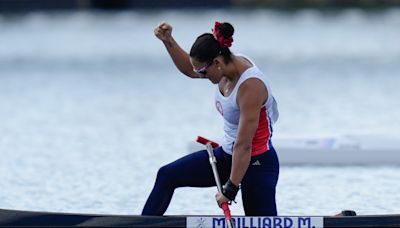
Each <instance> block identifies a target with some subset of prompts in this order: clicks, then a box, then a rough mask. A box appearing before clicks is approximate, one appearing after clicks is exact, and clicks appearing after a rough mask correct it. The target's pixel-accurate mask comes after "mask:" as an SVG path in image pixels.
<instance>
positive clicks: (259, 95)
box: [230, 78, 268, 186]
mask: <svg viewBox="0 0 400 228" xmlns="http://www.w3.org/2000/svg"><path fill="white" fill-rule="evenodd" d="M267 98H268V91H267V89H266V87H265V85H264V83H262V81H261V80H260V79H257V78H250V79H247V80H246V81H245V82H243V83H242V84H241V86H240V87H239V91H238V95H237V98H236V100H237V103H238V105H239V108H240V120H239V127H238V134H237V138H236V141H235V145H234V148H233V158H232V170H231V175H230V181H231V182H232V183H233V184H234V185H236V186H239V184H240V182H241V181H242V179H243V177H244V175H245V174H246V171H247V168H248V166H249V163H250V159H251V151H252V142H253V138H254V135H255V133H256V131H257V128H258V122H259V118H260V110H261V107H262V105H263V104H264V103H265V101H266V100H267Z"/></svg>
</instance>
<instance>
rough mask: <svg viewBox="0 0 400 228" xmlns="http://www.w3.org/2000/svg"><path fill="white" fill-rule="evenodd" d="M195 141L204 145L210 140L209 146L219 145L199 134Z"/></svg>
mask: <svg viewBox="0 0 400 228" xmlns="http://www.w3.org/2000/svg"><path fill="white" fill-rule="evenodd" d="M196 142H198V143H201V144H204V145H206V144H207V143H208V142H210V143H211V146H212V147H213V148H216V147H219V145H218V143H216V142H213V141H211V140H209V139H206V138H204V137H201V136H197V139H196Z"/></svg>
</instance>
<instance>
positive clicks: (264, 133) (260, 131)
mask: <svg viewBox="0 0 400 228" xmlns="http://www.w3.org/2000/svg"><path fill="white" fill-rule="evenodd" d="M269 124H270V123H269V119H268V115H267V109H266V107H265V106H263V107H262V108H261V111H260V119H259V121H258V127H257V131H256V133H255V135H254V138H253V142H252V151H251V156H255V155H259V154H262V153H264V152H265V151H267V150H269V145H268V142H269V140H270V138H271V130H270V128H269V127H270V126H269Z"/></svg>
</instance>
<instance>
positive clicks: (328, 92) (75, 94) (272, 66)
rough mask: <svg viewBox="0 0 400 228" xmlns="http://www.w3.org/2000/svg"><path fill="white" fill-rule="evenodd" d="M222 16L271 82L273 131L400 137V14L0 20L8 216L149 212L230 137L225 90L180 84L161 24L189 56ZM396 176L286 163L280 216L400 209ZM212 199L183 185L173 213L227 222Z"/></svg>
mask: <svg viewBox="0 0 400 228" xmlns="http://www.w3.org/2000/svg"><path fill="white" fill-rule="evenodd" d="M216 19H218V20H227V21H230V22H232V23H233V24H234V26H235V28H236V34H235V43H234V46H233V49H232V50H233V51H235V52H240V53H243V54H246V55H248V56H250V57H251V58H252V59H253V60H254V61H255V63H256V64H258V66H259V67H260V68H261V69H262V70H263V71H264V72H265V73H266V74H267V75H268V76H269V78H270V83H271V86H272V89H273V93H274V94H275V96H276V98H277V100H278V102H279V108H280V113H281V117H280V120H279V121H278V123H277V124H276V126H275V136H274V137H288V136H289V137H291V136H293V137H295V136H315V137H319V136H342V135H347V134H356V135H357V134H378V135H384V136H399V135H400V121H399V118H398V116H400V102H399V100H400V90H399V89H398V86H399V85H400V42H398V38H399V37H400V29H399V28H400V11H399V10H388V11H382V12H377V13H366V12H362V11H357V10H349V11H343V12H340V13H339V12H338V13H325V14H322V13H320V12H317V11H299V12H296V13H292V14H287V13H278V12H274V11H235V12H228V11H206V12H201V13H200V12H187V13H184V12H174V11H165V12H124V13H115V14H113V13H109V14H105V13H54V14H44V13H34V14H29V15H25V16H22V17H9V16H8V17H5V16H1V15H0V29H1V32H0V44H1V45H0V104H1V108H0V208H14V209H26V210H46V211H65V212H87V213H112V214H139V213H140V212H141V209H142V206H143V204H144V202H145V200H146V198H147V196H148V194H149V193H150V191H151V188H152V185H153V183H154V179H155V175H156V172H157V169H158V168H159V167H160V166H162V165H164V164H166V163H168V162H171V161H173V160H175V159H177V158H179V157H181V156H183V155H186V154H188V153H190V151H188V145H189V143H190V142H191V141H192V140H193V139H194V138H195V137H196V136H197V135H205V136H208V137H210V138H213V139H216V140H218V139H219V138H220V137H221V136H222V119H221V118H220V117H219V115H218V113H217V111H216V110H214V107H213V93H214V87H213V86H212V85H211V84H210V83H209V82H208V81H206V80H190V79H188V78H185V77H182V76H181V75H180V73H179V72H177V70H176V69H175V68H174V66H173V64H172V61H171V60H170V59H169V58H168V55H167V53H166V51H165V50H164V48H163V46H162V44H161V43H160V42H159V41H158V40H157V39H155V38H154V35H153V28H154V26H155V25H156V24H157V23H158V22H159V21H161V20H167V21H169V22H170V23H171V24H172V25H173V26H174V35H175V38H176V40H178V42H180V43H181V45H182V47H183V48H185V49H186V50H187V49H189V48H190V46H191V44H192V42H193V40H194V38H195V37H196V36H197V35H199V34H201V33H203V32H207V31H210V28H211V26H212V25H213V22H214V20H216ZM377 143H379V142H377ZM278 153H279V151H278ZM399 180H400V167H357V166H355V167H352V166H350V167H315V166H298V167H287V166H284V167H282V168H281V175H280V180H279V184H278V193H277V201H278V210H279V213H280V214H285V215H310V214H313V215H314V214H315V215H317V214H318V215H331V214H334V213H336V212H338V211H340V210H342V209H355V210H356V211H357V212H358V213H359V214H384V213H399V211H398V205H399V203H400V194H399V193H398V189H399V188H400V184H399V183H400V182H399ZM215 191H216V190H215V188H207V189H189V188H182V189H178V190H176V192H175V195H174V198H173V200H172V203H171V206H170V208H169V209H168V211H167V214H219V213H220V211H219V209H218V208H217V207H216V204H215V202H214V194H215ZM238 203H239V204H238V205H234V206H233V209H232V210H233V213H234V214H243V211H242V209H241V205H240V204H241V200H240V199H239V202H238Z"/></svg>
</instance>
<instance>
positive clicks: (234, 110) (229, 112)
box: [215, 55, 279, 156]
mask: <svg viewBox="0 0 400 228" xmlns="http://www.w3.org/2000/svg"><path fill="white" fill-rule="evenodd" d="M237 56H241V57H244V58H246V59H247V60H248V61H250V62H251V64H252V65H253V66H252V67H250V68H248V69H247V70H245V71H244V72H243V73H242V75H241V76H240V78H239V80H238V81H237V83H236V85H235V87H234V89H233V90H232V92H231V94H230V95H229V96H228V97H225V96H223V95H222V93H221V92H220V90H219V86H218V85H217V91H216V96H215V106H216V108H217V110H218V112H219V113H221V115H222V116H223V118H224V137H223V139H222V143H221V146H222V149H223V150H224V151H225V152H226V153H228V154H232V153H233V146H234V143H235V141H236V137H237V133H238V125H239V118H240V109H239V106H238V104H237V102H236V96H237V92H238V90H239V87H240V85H241V84H242V83H243V82H244V81H246V80H247V79H249V78H258V79H259V80H261V82H262V83H264V85H265V87H266V88H267V90H268V99H267V101H266V102H265V104H264V105H263V106H262V108H261V110H260V120H259V124H258V128H257V131H256V134H255V135H254V138H253V143H252V153H251V154H252V156H255V155H258V154H261V153H263V152H266V151H268V150H269V149H270V146H271V145H272V144H271V137H272V125H273V124H274V123H275V122H276V121H277V120H278V116H279V113H278V107H277V103H276V101H275V98H274V97H273V95H272V92H271V88H270V86H269V84H268V80H267V77H266V76H265V75H264V74H263V73H262V72H261V71H260V70H259V69H258V68H257V66H256V65H255V64H254V63H253V61H251V60H250V59H249V58H247V57H245V56H242V55H237ZM261 82H260V83H261Z"/></svg>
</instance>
